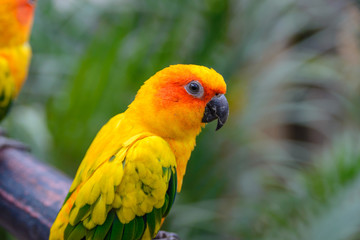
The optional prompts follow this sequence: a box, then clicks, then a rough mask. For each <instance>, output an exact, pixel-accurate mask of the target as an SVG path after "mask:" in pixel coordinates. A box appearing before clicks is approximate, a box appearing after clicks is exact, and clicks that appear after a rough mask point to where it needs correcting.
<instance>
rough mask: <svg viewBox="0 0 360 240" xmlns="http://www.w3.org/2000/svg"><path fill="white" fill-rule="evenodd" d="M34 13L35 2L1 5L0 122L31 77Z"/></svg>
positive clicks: (14, 1) (14, 0)
mask: <svg viewBox="0 0 360 240" xmlns="http://www.w3.org/2000/svg"><path fill="white" fill-rule="evenodd" d="M34 11H35V1H34V0H1V3H0V120H1V119H3V118H4V117H5V115H6V113H7V112H8V110H9V108H10V106H11V103H12V101H13V100H14V98H15V97H16V96H17V95H18V94H19V92H20V89H21V87H22V85H23V84H24V81H25V79H26V77H27V73H28V68H29V64H30V58H31V48H30V45H29V44H28V40H29V35H30V31H31V27H32V23H33V18H34Z"/></svg>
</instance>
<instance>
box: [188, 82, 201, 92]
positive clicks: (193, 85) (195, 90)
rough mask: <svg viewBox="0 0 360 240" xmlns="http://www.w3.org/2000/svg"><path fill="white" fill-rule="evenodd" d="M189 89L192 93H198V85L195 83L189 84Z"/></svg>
mask: <svg viewBox="0 0 360 240" xmlns="http://www.w3.org/2000/svg"><path fill="white" fill-rule="evenodd" d="M189 88H190V90H191V91H192V92H198V91H199V85H197V84H196V83H190V86H189Z"/></svg>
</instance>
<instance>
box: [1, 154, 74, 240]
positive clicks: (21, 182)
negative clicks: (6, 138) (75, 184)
mask: <svg viewBox="0 0 360 240" xmlns="http://www.w3.org/2000/svg"><path fill="white" fill-rule="evenodd" d="M70 184H71V180H70V179H69V178H67V177H66V176H65V175H63V174H62V173H60V172H59V171H57V170H55V169H54V168H52V167H49V166H47V165H45V164H44V163H41V162H40V161H38V160H36V159H35V158H34V157H33V156H32V155H31V154H30V153H28V152H27V151H24V150H19V149H16V148H11V147H4V148H2V149H1V150H0V225H1V226H2V227H4V228H5V229H6V230H7V231H9V232H10V233H12V234H13V235H14V236H15V237H16V238H18V239H27V240H45V239H48V238H49V232H50V227H51V225H52V223H53V221H54V220H55V217H56V215H57V213H58V211H59V209H60V207H61V205H62V202H63V200H64V198H65V196H66V194H67V192H68V191H69V188H70Z"/></svg>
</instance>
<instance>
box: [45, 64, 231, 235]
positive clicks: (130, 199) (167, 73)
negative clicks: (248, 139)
mask: <svg viewBox="0 0 360 240" xmlns="http://www.w3.org/2000/svg"><path fill="white" fill-rule="evenodd" d="M174 74H175V75H174ZM176 74H178V77H176V76H177V75H176ZM205 77H206V78H205ZM164 78H166V79H164ZM193 79H198V81H199V82H200V81H201V82H202V85H203V88H204V91H206V95H205V94H204V95H203V96H201V99H200V98H199V99H198V98H197V97H196V98H194V96H188V95H189V94H188V93H187V92H186V89H185V88H184V86H185V85H186V84H189V82H190V81H192V80H193ZM166 87H169V88H170V89H168V90H167V89H165V88H166ZM225 89H226V86H225V83H224V80H223V78H222V77H221V75H219V74H217V73H216V72H215V71H214V70H212V69H208V68H205V67H201V66H195V65H176V66H171V67H169V68H167V69H165V70H163V71H161V72H159V73H158V74H156V75H155V76H153V77H152V78H150V79H149V80H148V81H147V82H146V83H145V84H144V85H143V87H142V88H141V89H140V91H139V92H138V94H137V96H136V98H135V100H134V101H133V103H132V104H131V105H130V106H129V109H128V110H127V111H126V112H124V113H122V114H119V115H117V116H115V117H113V118H112V119H110V121H109V122H108V123H107V124H106V125H105V126H104V127H103V128H102V129H101V130H100V131H99V133H98V134H97V136H96V137H95V139H94V141H93V142H92V144H91V146H90V148H89V149H88V151H87V153H86V155H85V157H84V159H83V161H82V163H81V164H80V167H79V169H78V171H77V173H76V176H75V179H74V181H73V184H72V185H71V187H70V193H69V195H68V197H67V199H66V200H65V202H64V205H63V207H62V208H61V210H60V212H59V214H58V216H57V218H56V220H55V222H54V224H53V226H52V228H51V231H50V239H52V240H57V239H59V240H62V239H82V238H83V237H86V239H99V240H100V239H105V238H107V239H110V238H111V239H118V237H119V238H121V239H123V240H125V239H151V238H153V237H154V236H155V235H156V233H157V231H158V230H159V229H160V227H161V224H162V218H163V217H165V216H166V215H167V214H168V212H169V210H170V208H171V206H172V204H173V201H174V198H175V193H176V191H177V189H178V190H180V188H181V184H182V177H183V176H184V173H185V166H186V162H187V161H188V159H189V157H190V153H191V151H192V149H193V148H194V145H195V137H196V135H197V134H198V133H199V132H200V130H201V127H202V126H204V123H202V115H204V108H205V106H206V104H207V103H208V102H209V101H210V99H211V98H212V97H214V96H215V95H216V96H217V95H219V94H223V93H225ZM174 100H176V101H174ZM226 117H227V116H226ZM225 120H226V119H225ZM177 173H178V174H179V175H177ZM177 182H178V184H177Z"/></svg>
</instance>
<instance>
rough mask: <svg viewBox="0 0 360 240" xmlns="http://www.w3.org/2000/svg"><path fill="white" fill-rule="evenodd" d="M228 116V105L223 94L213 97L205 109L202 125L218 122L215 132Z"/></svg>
mask: <svg viewBox="0 0 360 240" xmlns="http://www.w3.org/2000/svg"><path fill="white" fill-rule="evenodd" d="M228 116H229V103H228V101H227V99H226V97H225V96H224V94H220V95H216V96H214V97H213V98H212V99H211V100H210V101H209V102H208V103H207V104H206V107H205V112H204V116H203V119H202V122H203V123H208V122H211V121H214V120H215V119H217V120H218V123H217V127H216V130H219V129H220V128H221V127H222V126H223V125H224V124H225V122H226V120H227V118H228Z"/></svg>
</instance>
